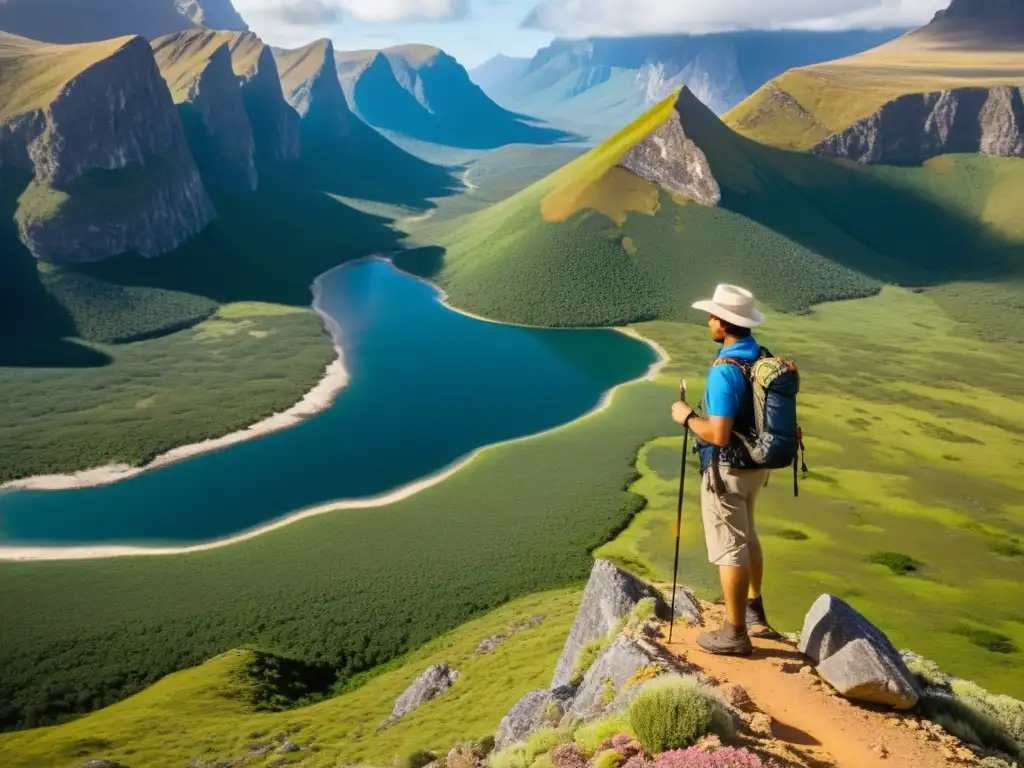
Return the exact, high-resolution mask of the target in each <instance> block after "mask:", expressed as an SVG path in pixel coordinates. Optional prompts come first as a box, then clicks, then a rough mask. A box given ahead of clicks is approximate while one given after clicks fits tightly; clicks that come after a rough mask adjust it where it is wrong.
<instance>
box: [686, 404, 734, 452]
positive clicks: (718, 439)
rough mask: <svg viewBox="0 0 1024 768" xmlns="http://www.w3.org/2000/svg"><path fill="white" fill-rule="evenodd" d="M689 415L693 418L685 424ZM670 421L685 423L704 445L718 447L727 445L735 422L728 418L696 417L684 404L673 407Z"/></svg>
mask: <svg viewBox="0 0 1024 768" xmlns="http://www.w3.org/2000/svg"><path fill="white" fill-rule="evenodd" d="M691 413H693V417H692V418H690V420H689V422H687V421H686V419H687V417H688V416H690V414H691ZM672 419H673V420H674V421H676V422H677V423H679V424H684V423H685V425H686V426H688V427H689V429H690V431H691V432H693V434H695V435H696V436H697V437H699V438H700V439H701V440H703V441H704V442H705V443H711V444H712V445H718V446H725V445H728V444H729V439H730V438H731V437H732V425H733V422H734V421H735V419H733V418H731V417H728V416H710V417H707V418H705V417H703V416H698V415H697V414H696V413H694V411H693V409H692V408H691V407H690V406H689V405H687V404H686V403H676V404H675V406H673V408H672Z"/></svg>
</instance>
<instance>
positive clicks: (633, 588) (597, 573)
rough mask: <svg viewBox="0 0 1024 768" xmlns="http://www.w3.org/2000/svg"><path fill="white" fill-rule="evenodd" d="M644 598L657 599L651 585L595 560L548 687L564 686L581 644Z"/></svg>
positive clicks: (599, 635)
mask: <svg viewBox="0 0 1024 768" xmlns="http://www.w3.org/2000/svg"><path fill="white" fill-rule="evenodd" d="M645 597H654V598H656V599H660V598H661V596H660V595H659V594H658V593H657V592H656V591H655V590H654V589H653V588H652V587H650V586H648V585H647V584H644V583H643V582H642V581H640V580H639V579H637V578H636V577H635V576H633V575H632V574H629V573H626V572H625V571H623V570H620V569H619V568H616V567H615V566H614V565H613V564H612V563H610V562H609V561H607V560H597V561H595V563H594V567H593V569H592V570H591V572H590V580H589V581H588V582H587V586H586V589H585V590H584V591H583V601H582V602H581V603H580V608H579V611H578V612H577V613H576V620H575V621H574V622H573V625H572V629H570V630H569V637H568V639H567V640H566V642H565V647H564V648H563V649H562V655H561V657H560V658H559V659H558V665H557V666H556V667H555V675H554V677H553V678H552V680H551V687H552V688H559V687H561V686H563V685H567V684H568V683H569V680H570V678H571V677H572V673H573V669H574V668H575V667H576V660H577V658H578V657H579V654H580V651H581V650H582V649H583V646H585V645H587V644H588V643H592V642H594V641H595V640H600V639H601V638H603V637H605V636H606V635H607V634H608V633H609V632H611V630H612V629H613V628H614V627H615V626H616V624H618V623H619V621H620V620H621V619H623V618H624V617H626V616H628V615H629V614H630V612H631V611H632V610H633V608H634V607H636V604H637V603H639V602H640V601H641V600H643V599H644V598H645Z"/></svg>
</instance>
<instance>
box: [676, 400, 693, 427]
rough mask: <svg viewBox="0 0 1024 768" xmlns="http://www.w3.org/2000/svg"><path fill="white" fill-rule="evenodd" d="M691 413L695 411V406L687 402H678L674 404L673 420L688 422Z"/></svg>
mask: <svg viewBox="0 0 1024 768" xmlns="http://www.w3.org/2000/svg"><path fill="white" fill-rule="evenodd" d="M691 413H693V408H691V407H690V406H689V405H688V404H687V403H684V402H676V403H673V404H672V420H673V421H674V422H676V423H677V424H684V423H685V422H686V417H687V416H689V415H690V414H691Z"/></svg>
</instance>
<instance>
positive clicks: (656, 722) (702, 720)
mask: <svg viewBox="0 0 1024 768" xmlns="http://www.w3.org/2000/svg"><path fill="white" fill-rule="evenodd" d="M629 722H630V724H631V725H632V726H633V731H634V733H635V734H636V737H637V739H639V741H640V743H641V744H642V745H643V747H644V749H645V750H647V751H648V752H650V753H652V754H657V753H660V752H666V751H668V750H670V749H684V748H685V747H688V746H690V745H692V744H693V743H694V742H696V741H697V739H699V738H700V737H701V736H704V735H706V734H708V733H716V734H718V735H719V736H722V737H728V736H731V735H732V732H733V727H732V719H731V717H730V715H729V714H728V712H727V711H726V710H725V708H724V707H723V705H722V704H721V702H720V701H719V700H718V699H717V698H716V697H715V696H714V694H712V693H711V691H710V690H709V689H708V688H706V687H705V686H704V685H702V684H701V683H700V682H699V681H698V680H697V679H696V678H694V677H671V678H666V679H665V680H660V681H656V682H654V683H651V684H650V685H649V686H647V688H645V689H644V690H643V691H642V692H641V693H640V695H639V696H637V697H636V699H635V700H634V701H633V703H632V705H630V708H629Z"/></svg>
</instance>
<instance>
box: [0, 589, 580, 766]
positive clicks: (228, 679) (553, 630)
mask: <svg viewBox="0 0 1024 768" xmlns="http://www.w3.org/2000/svg"><path fill="white" fill-rule="evenodd" d="M578 603H579V594H578V593H577V592H573V591H558V592H546V593H541V594H538V595H533V596H530V597H526V598H523V599H520V600H516V601H514V602H512V603H510V604H508V605H506V606H503V607H501V608H499V609H497V610H495V611H494V612H492V613H490V614H488V615H486V616H484V617H483V618H480V619H477V620H476V621H473V622H470V623H469V624H466V625H463V626H461V627H459V628H458V629H457V630H455V631H454V632H452V633H450V634H448V635H446V636H444V637H441V638H438V639H437V640H434V641H432V642H430V643H428V644H427V645H426V646H424V647H422V648H420V649H418V650H416V651H414V652H412V653H410V654H409V655H408V656H407V657H406V658H404V659H403V660H402V662H401V663H400V664H399V665H397V666H396V668H395V669H393V670H391V671H387V672H384V673H383V674H381V675H380V676H378V677H375V678H374V679H372V680H370V681H369V682H367V683H366V684H365V685H363V686H362V687H360V688H358V689H357V690H355V691H353V692H351V693H346V694H343V695H341V696H338V697H336V698H334V699H331V700H329V701H326V702H323V703H320V704H316V705H313V706H307V707H303V708H301V709H296V710H290V711H284V712H264V713H257V712H255V711H253V707H252V705H251V704H250V701H251V700H252V699H253V697H254V696H255V695H257V693H256V691H254V690H253V681H252V679H251V678H250V676H249V675H248V674H247V671H246V667H247V665H248V664H249V663H250V662H251V660H252V656H251V653H250V652H246V651H229V652H227V653H225V654H222V655H220V656H218V657H216V658H214V659H212V660H210V661H208V662H206V663H205V664H203V665H201V666H199V667H194V668H191V669H188V670H185V671H182V672H178V673H176V674H174V675H171V676H169V677H167V678H165V679H163V680H161V681H160V682H159V683H157V684H156V685H154V686H152V687H151V688H149V689H147V690H146V691H144V692H143V693H140V694H138V695H137V696H135V697H133V698H131V699H128V700H126V701H123V702H121V703H119V704H115V705H114V706H112V707H110V708H108V709H104V710H101V711H99V712H96V713H94V714H92V715H89V716H87V717H85V718H82V719H80V720H77V721H75V722H73V723H69V724H66V725H62V726H58V727H54V728H46V729H39V730H35V731H28V732H22V733H16V734H8V735H3V736H0V759H2V761H3V764H4V765H5V766H7V767H8V768H22V767H24V768H29V767H30V766H31V768H41V767H42V766H53V768H62V767H63V766H67V767H68V768H72V766H78V765H80V764H81V763H82V761H83V760H85V759H87V758H91V757H107V758H112V759H116V760H119V761H122V762H125V763H127V764H130V765H145V766H152V768H160V767H161V766H174V767H175V768H177V767H178V766H181V765H184V764H185V763H186V762H187V761H188V760H190V759H192V758H200V759H202V760H205V761H213V760H215V759H227V758H232V757H236V756H238V755H245V754H247V753H248V752H249V747H250V745H252V744H267V743H269V742H270V741H271V740H272V739H274V738H280V735H281V734H283V733H285V732H287V733H289V734H290V738H291V740H292V741H295V742H296V743H298V744H300V745H301V746H302V747H303V748H304V751H303V753H301V757H303V765H309V766H335V765H338V764H339V761H345V762H356V761H360V762H369V763H371V764H378V765H381V764H387V763H390V762H391V761H392V760H393V759H395V758H397V757H404V756H405V755H408V754H410V753H411V752H412V751H414V750H416V749H433V750H437V751H438V752H441V753H442V754H443V753H444V752H445V751H447V749H449V748H450V747H451V746H453V745H454V744H456V743H459V742H462V741H468V740H470V739H474V738H481V737H484V736H487V735H492V734H493V733H494V732H495V731H496V730H497V727H498V723H499V721H500V720H501V718H502V717H503V716H504V714H505V713H506V712H507V711H508V710H509V708H510V707H511V706H512V705H513V704H514V703H515V702H516V701H517V700H518V699H519V697H520V696H522V695H523V694H524V693H526V692H527V691H529V690H532V689H534V688H541V687H544V686H545V685H547V683H548V682H549V680H550V675H551V673H552V670H553V669H554V664H555V661H556V659H557V658H558V655H559V653H560V652H561V649H562V645H563V644H564V642H565V637H566V634H567V633H568V631H569V626H570V624H571V623H572V620H573V617H574V615H575V611H576V608H577V606H578ZM533 616H543V617H544V621H543V622H542V623H541V624H540V626H538V627H536V628H533V629H527V630H523V631H520V632H517V633H515V634H513V635H512V636H511V637H510V639H508V640H507V641H506V642H505V643H504V644H503V645H502V646H501V647H500V648H499V649H498V650H497V651H495V652H494V653H491V654H486V655H483V656H475V655H474V651H475V649H476V647H477V645H478V644H479V642H480V641H481V640H483V639H485V638H487V637H490V636H491V635H494V634H498V633H503V632H506V631H507V628H508V626H509V625H510V624H512V623H514V622H521V621H523V620H525V619H529V618H531V617H533ZM440 662H448V663H449V664H451V665H452V666H453V667H455V668H456V669H458V670H459V672H460V677H459V680H458V681H457V682H456V684H455V686H454V688H453V689H452V690H451V691H449V692H448V693H446V694H445V695H444V696H442V697H441V698H439V699H436V700H435V701H433V702H430V703H428V704H426V705H425V706H423V707H421V708H420V709H419V710H417V711H416V712H414V713H412V714H411V715H409V716H408V717H406V718H404V719H403V720H401V721H399V722H398V723H397V724H395V725H394V726H392V727H391V728H389V729H387V730H386V731H382V732H378V731H377V730H376V727H377V725H378V724H379V723H380V722H381V721H382V720H384V718H385V717H387V716H388V715H389V714H390V713H391V708H392V706H393V704H394V702H395V699H397V698H398V696H399V695H400V694H401V693H402V692H403V691H404V690H405V688H406V687H407V686H408V685H409V684H410V683H411V682H412V680H413V679H414V678H415V677H416V676H418V675H419V674H420V673H421V672H422V671H423V670H424V669H425V668H426V667H427V666H429V665H431V664H437V663H440ZM278 743H280V742H278ZM314 744H315V748H316V751H313V750H312V749H311V746H312V745H314ZM278 757H279V755H278V754H275V752H270V753H269V754H268V755H267V756H266V757H265V758H262V759H253V758H250V760H248V761H247V763H246V764H247V765H264V764H267V763H270V762H272V761H273V760H275V759H277V758H278Z"/></svg>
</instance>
